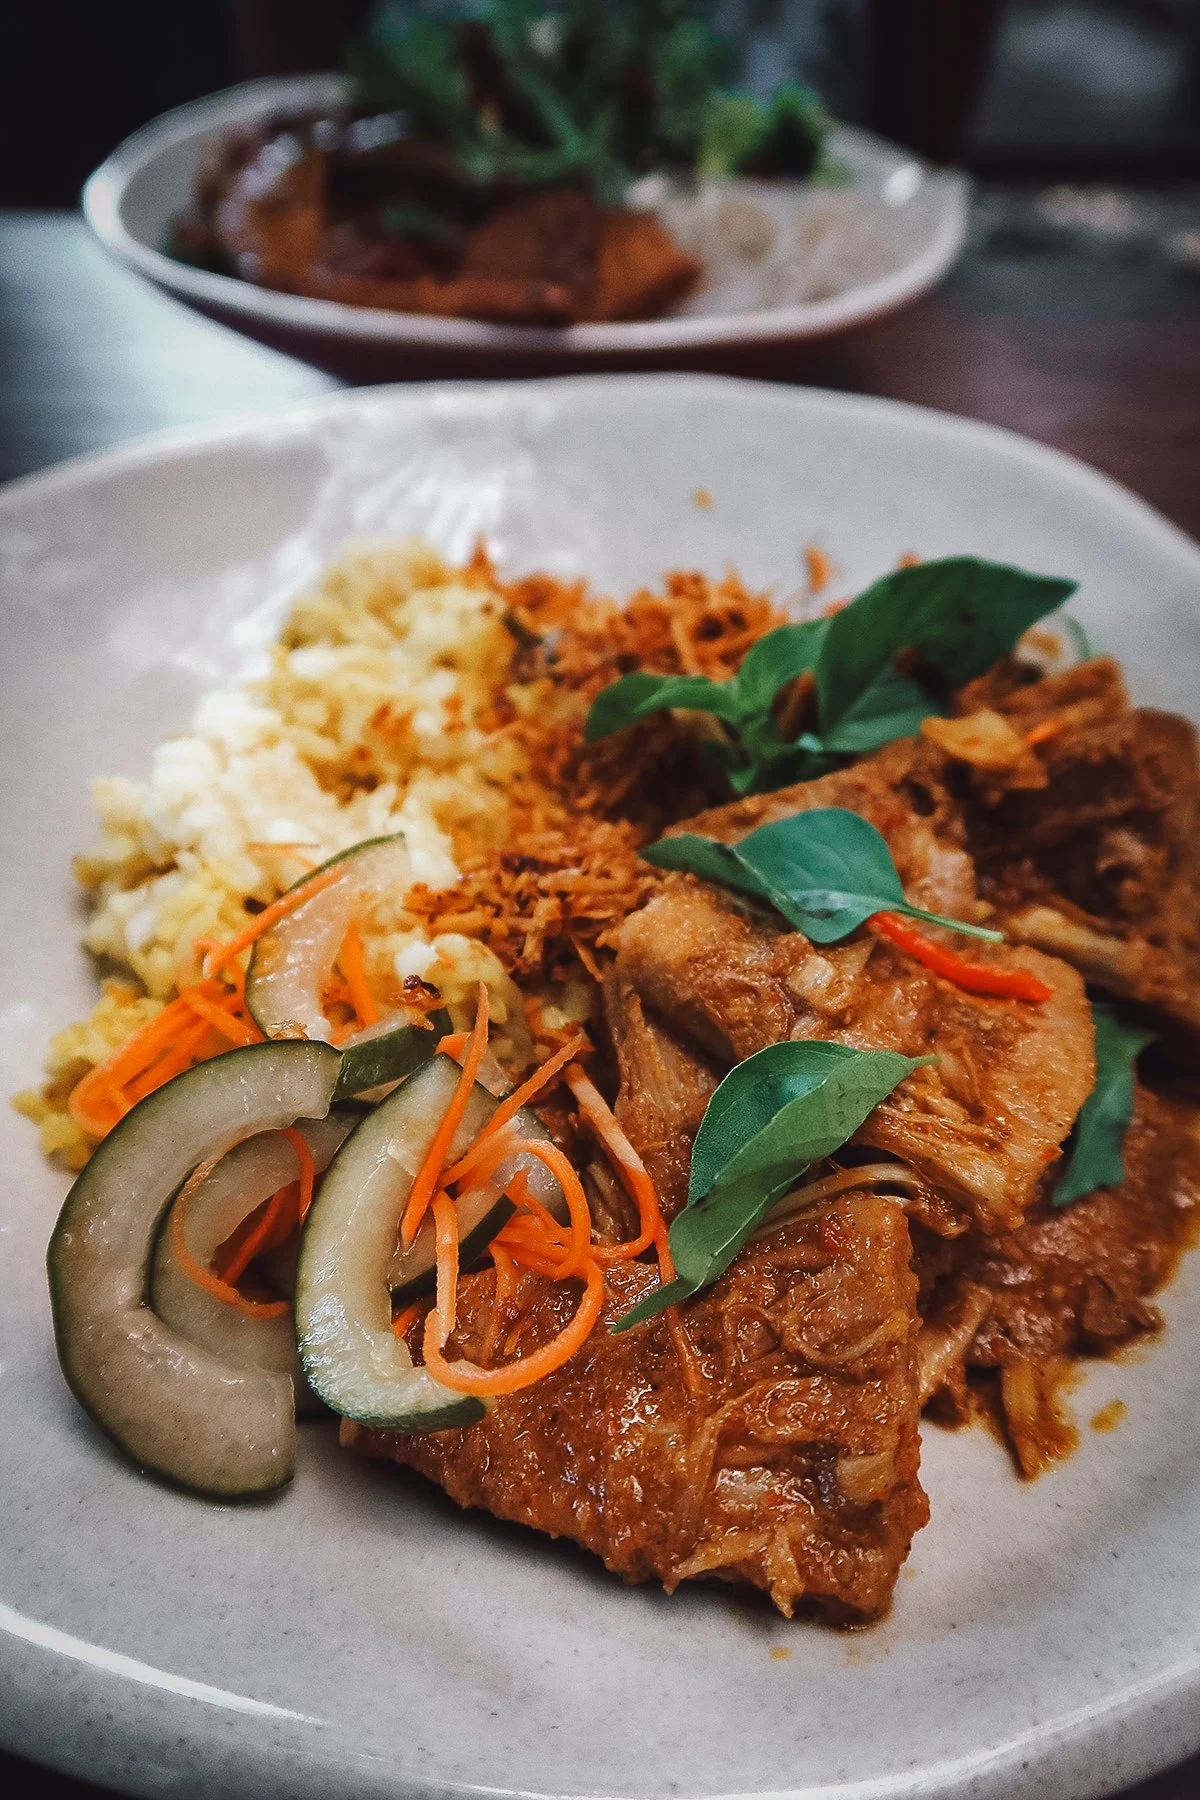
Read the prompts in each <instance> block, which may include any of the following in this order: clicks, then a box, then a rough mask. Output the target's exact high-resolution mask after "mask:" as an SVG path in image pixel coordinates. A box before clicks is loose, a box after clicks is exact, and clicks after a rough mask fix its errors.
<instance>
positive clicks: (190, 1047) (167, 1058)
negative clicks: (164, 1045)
mask: <svg viewBox="0 0 1200 1800" xmlns="http://www.w3.org/2000/svg"><path fill="white" fill-rule="evenodd" d="M188 1011H189V1013H190V1014H191V1018H192V1024H191V1025H190V1027H188V1028H186V1029H184V1030H183V1031H181V1032H180V1033H179V1036H178V1037H177V1038H176V1040H175V1042H174V1044H173V1045H172V1046H171V1047H170V1049H169V1050H167V1051H166V1052H165V1053H164V1054H163V1055H162V1056H160V1057H159V1059H158V1061H157V1062H155V1063H153V1064H151V1066H150V1068H148V1069H147V1070H146V1071H145V1073H144V1074H142V1075H139V1076H138V1077H137V1079H136V1081H131V1082H129V1083H128V1084H127V1085H126V1088H125V1099H126V1101H127V1102H128V1105H129V1106H136V1105H137V1103H138V1101H139V1100H144V1099H145V1098H146V1095H147V1094H152V1093H153V1092H154V1091H155V1089H156V1088H160V1087H164V1086H165V1085H166V1083H167V1082H168V1081H170V1080H172V1078H173V1077H174V1076H176V1075H182V1074H183V1071H184V1070H185V1069H187V1068H190V1066H191V1064H192V1063H193V1062H196V1061H198V1060H200V1056H199V1052H200V1046H201V1045H202V1044H203V1043H204V1042H205V1040H206V1039H207V1038H208V1037H209V1036H210V1034H211V1032H212V1026H211V1025H210V1024H209V1023H208V1020H207V1019H197V1018H196V1016H195V1014H194V1013H191V1008H190V1007H189V1009H188Z"/></svg>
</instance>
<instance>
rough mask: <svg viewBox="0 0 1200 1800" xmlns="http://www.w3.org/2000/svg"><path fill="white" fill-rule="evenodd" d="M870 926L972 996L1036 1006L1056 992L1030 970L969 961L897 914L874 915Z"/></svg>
mask: <svg viewBox="0 0 1200 1800" xmlns="http://www.w3.org/2000/svg"><path fill="white" fill-rule="evenodd" d="M867 925H868V926H869V928H870V929H871V930H872V931H873V932H875V933H876V934H877V936H879V937H884V938H887V939H888V941H889V943H892V944H895V946H896V948H897V949H898V950H904V951H906V952H907V954H908V955H909V956H911V957H913V958H915V960H916V961H917V962H919V963H924V965H925V967H926V968H927V969H932V970H933V972H934V974H935V975H944V976H945V978H946V980H947V981H952V982H953V983H954V985H955V986H956V987H960V988H962V989H964V990H965V992H966V993H968V994H999V995H1001V996H1002V997H1004V998H1005V999H1009V1000H1030V1001H1032V1002H1034V1003H1035V1004H1040V1003H1041V1002H1042V1001H1044V1000H1049V999H1051V998H1052V996H1053V993H1054V989H1053V988H1050V987H1047V985H1046V983H1045V982H1044V981H1039V979H1038V977H1037V976H1036V975H1034V974H1033V973H1032V972H1031V971H1030V970H1029V969H997V968H993V967H992V966H991V964H989V963H974V962H969V961H968V960H967V958H966V957H965V956H959V954H958V952H957V951H955V950H948V949H947V948H946V946H945V945H944V944H935V943H933V941H932V940H931V939H930V938H927V937H924V936H923V935H922V933H921V932H919V931H914V929H913V927H912V926H911V925H909V924H908V923H907V922H906V921H905V920H903V919H898V918H897V917H896V915H895V913H886V912H883V913H873V914H872V916H871V917H870V918H869V919H868V920H867Z"/></svg>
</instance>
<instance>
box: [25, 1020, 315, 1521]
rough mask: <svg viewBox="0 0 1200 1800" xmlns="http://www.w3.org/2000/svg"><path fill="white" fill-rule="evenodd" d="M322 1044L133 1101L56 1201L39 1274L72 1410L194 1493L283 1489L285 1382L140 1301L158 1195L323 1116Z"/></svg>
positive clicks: (280, 1051)
mask: <svg viewBox="0 0 1200 1800" xmlns="http://www.w3.org/2000/svg"><path fill="white" fill-rule="evenodd" d="M338 1065H339V1058H338V1054H337V1052H336V1050H333V1049H331V1048H329V1046H328V1045H325V1044H304V1043H285V1044H253V1045H251V1046H249V1047H248V1048H247V1049H244V1050H230V1051H228V1052H227V1053H226V1054H225V1055H224V1056H215V1057H213V1058H212V1059H211V1060H210V1061H208V1062H205V1063H200V1064H199V1065H198V1066H197V1067H196V1068H194V1069H189V1070H187V1071H186V1073H185V1074H182V1075H177V1076H176V1077H175V1079H174V1080H173V1081H170V1082H168V1083H167V1084H166V1086H165V1087H161V1088H159V1089H158V1090H157V1092H155V1093H153V1094H149V1095H147V1097H146V1099H144V1100H142V1101H140V1102H139V1104H138V1105H137V1106H135V1107H134V1108H133V1111H132V1112H130V1113H128V1114H127V1115H126V1117H125V1118H124V1119H122V1121H121V1123H120V1124H119V1125H118V1126H117V1127H116V1129H115V1130H114V1131H113V1132H111V1133H110V1135H109V1136H108V1137H107V1138H105V1140H104V1142H103V1143H102V1144H101V1145H100V1148H99V1149H98V1150H97V1151H96V1153H95V1155H94V1156H93V1157H92V1160H91V1162H90V1163H89V1164H88V1165H87V1167H86V1169H84V1171H83V1173H82V1174H81V1175H80V1176H79V1178H78V1180H77V1181H76V1183H75V1185H74V1187H73V1188H72V1189H71V1191H70V1193H69V1194H68V1195H67V1198H66V1200H65V1202H64V1203H63V1208H62V1211H61V1213H60V1214H59V1218H58V1223H57V1225H56V1226H55V1228H54V1235H53V1236H52V1237H51V1239H50V1249H49V1252H48V1255H47V1271H48V1274H49V1279H50V1301H51V1308H52V1311H53V1315H54V1336H55V1342H56V1344H57V1348H58V1357H59V1361H60V1363H61V1364H62V1369H63V1373H64V1375H65V1376H66V1378H67V1381H68V1383H69V1385H70V1387H71V1390H72V1392H73V1393H74V1395H75V1397H76V1399H77V1400H78V1401H79V1403H80V1405H81V1406H83V1407H84V1408H85V1410H86V1411H87V1412H89V1413H90V1414H91V1416H92V1418H93V1419H94V1420H95V1421H96V1423H97V1425H99V1426H100V1428H101V1430H103V1431H105V1432H107V1433H108V1435H109V1437H111V1438H112V1439H113V1440H114V1441H115V1442H116V1443H118V1444H119V1445H120V1446H121V1448H122V1449H123V1450H125V1451H127V1452H128V1454H129V1455H130V1456H131V1457H133V1459H134V1461H135V1462H138V1463H140V1464H141V1465H142V1467H143V1468H146V1469H153V1470H155V1471H157V1472H158V1473H159V1474H161V1475H167V1476H169V1477H170V1478H171V1479H172V1480H174V1481H178V1482H180V1483H181V1484H182V1485H183V1486H185V1487H189V1488H195V1489H197V1490H198V1491H199V1492H201V1493H209V1494H221V1495H227V1496H233V1495H250V1494H262V1493H268V1492H270V1490H271V1489H273V1488H277V1487H281V1486H282V1485H283V1483H284V1482H286V1481H288V1480H289V1479H290V1478H291V1475H292V1471H293V1468H294V1466H295V1435H296V1425H295V1417H294V1407H293V1399H292V1384H291V1381H290V1379H289V1378H288V1376H286V1375H281V1374H279V1373H277V1372H272V1371H269V1370H266V1369H259V1368H236V1367H234V1366H233V1365H231V1364H230V1363H227V1362H224V1361H222V1360H221V1359H220V1358H219V1357H217V1356H213V1355H212V1354H211V1353H210V1352H208V1351H206V1350H202V1349H200V1348H199V1346H197V1345H195V1344H192V1343H190V1342H189V1341H188V1340H187V1338H185V1337H182V1336H181V1335H180V1334H179V1333H178V1332H176V1331H173V1330H171V1328H170V1327H169V1326H167V1325H165V1324H164V1323H163V1322H162V1320H161V1319H158V1318H156V1317H155V1315H154V1314H153V1313H152V1312H151V1311H150V1308H149V1307H148V1306H147V1305H146V1304H145V1290H146V1282H147V1276H148V1274H149V1263H150V1253H151V1246H152V1244H153V1240H154V1234H155V1231H156V1229H157V1227H158V1223H159V1220H160V1218H161V1217H162V1214H163V1212H164V1211H165V1209H166V1207H167V1205H168V1203H169V1201H170V1199H171V1197H172V1195H173V1194H174V1193H175V1192H176V1190H177V1189H178V1188H179V1186H180V1184H181V1183H182V1182H183V1181H184V1180H185V1179H186V1178H187V1176H188V1175H189V1174H190V1173H191V1171H192V1170H193V1169H195V1168H196V1167H198V1166H199V1164H200V1163H202V1162H206V1161H209V1160H210V1159H213V1158H216V1157H220V1156H223V1155H224V1154H225V1152H226V1151H227V1150H230V1149H232V1147H233V1146H234V1145H235V1144H237V1143H240V1142H241V1140H242V1139H243V1138H247V1137H251V1136H253V1135H254V1134H255V1133H256V1132H260V1131H273V1130H279V1129H282V1128H284V1127H286V1126H289V1125H292V1124H294V1123H295V1121H296V1120H297V1119H301V1118H304V1119H319V1118H323V1117H324V1115H325V1114H326V1113H327V1112H328V1110H329V1102H330V1097H331V1095H332V1093H333V1088H334V1083H335V1082H336V1080H337V1075H338Z"/></svg>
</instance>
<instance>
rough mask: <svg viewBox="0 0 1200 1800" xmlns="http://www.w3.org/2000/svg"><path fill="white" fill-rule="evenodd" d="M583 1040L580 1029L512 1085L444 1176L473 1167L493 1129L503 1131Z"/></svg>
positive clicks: (459, 1175) (460, 1174) (458, 1176)
mask: <svg viewBox="0 0 1200 1800" xmlns="http://www.w3.org/2000/svg"><path fill="white" fill-rule="evenodd" d="M586 1044H587V1037H586V1035H585V1033H583V1032H582V1031H581V1032H579V1033H577V1035H576V1036H575V1037H573V1038H572V1039H571V1041H570V1043H568V1044H564V1045H563V1046H562V1048H561V1049H559V1050H556V1051H555V1052H554V1055H553V1056H548V1057H547V1058H546V1060H545V1062H544V1063H542V1064H541V1066H540V1068H537V1069H535V1070H534V1072H533V1074H532V1075H531V1076H530V1077H529V1079H528V1080H527V1081H523V1082H522V1083H521V1085H520V1087H518V1088H514V1089H513V1091H512V1093H511V1094H509V1096H508V1098H507V1099H505V1100H502V1101H501V1102H500V1104H499V1106H498V1107H497V1108H496V1110H495V1112H494V1113H493V1114H492V1116H491V1118H490V1119H489V1120H488V1122H487V1124H486V1125H485V1126H484V1128H483V1130H482V1131H481V1132H480V1134H479V1136H478V1137H477V1138H476V1139H475V1142H474V1143H473V1144H472V1145H471V1148H470V1149H469V1150H468V1151H467V1152H466V1153H465V1155H463V1156H460V1157H459V1159H458V1161H457V1162H456V1163H455V1165H454V1167H453V1168H452V1169H447V1170H446V1180H447V1181H448V1182H451V1181H461V1180H462V1178H463V1176H464V1175H466V1174H467V1173H468V1172H469V1171H470V1170H471V1169H473V1168H474V1167H475V1164H476V1163H477V1162H478V1161H479V1160H480V1157H481V1156H482V1155H483V1151H484V1147H485V1146H486V1145H487V1144H489V1143H490V1142H491V1140H492V1139H493V1138H494V1137H495V1135H496V1133H497V1132H498V1131H503V1129H504V1127H505V1126H506V1125H507V1124H508V1122H509V1120H510V1119H512V1118H513V1117H514V1116H515V1115H516V1114H517V1113H518V1112H520V1110H521V1108H522V1107H523V1106H527V1105H528V1104H529V1102H530V1100H532V1098H533V1096H534V1095H535V1094H539V1093H541V1091H542V1090H543V1088H546V1087H548V1086H549V1085H550V1083H551V1082H552V1081H553V1079H554V1077H555V1076H556V1075H557V1074H558V1072H559V1070H560V1069H562V1068H564V1067H565V1066H566V1064H567V1063H569V1062H570V1061H571V1059H572V1057H575V1056H578V1055H579V1052H580V1051H581V1050H582V1049H583V1048H584V1047H585V1046H586Z"/></svg>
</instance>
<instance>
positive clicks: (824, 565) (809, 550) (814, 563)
mask: <svg viewBox="0 0 1200 1800" xmlns="http://www.w3.org/2000/svg"><path fill="white" fill-rule="evenodd" d="M804 566H805V568H806V569H807V571H808V591H809V593H810V594H819V593H820V592H821V590H822V588H826V587H828V586H829V577H830V576H831V575H832V573H833V565H832V563H831V562H830V560H829V558H828V557H827V556H826V554H825V552H824V550H822V549H821V547H820V545H819V544H805V546H804Z"/></svg>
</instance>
